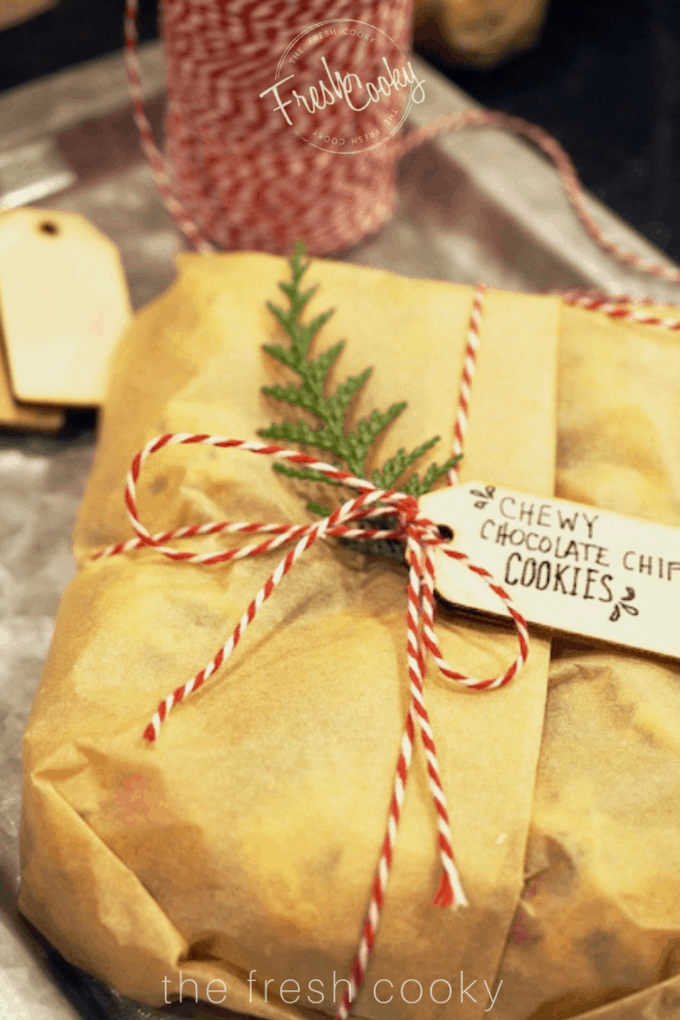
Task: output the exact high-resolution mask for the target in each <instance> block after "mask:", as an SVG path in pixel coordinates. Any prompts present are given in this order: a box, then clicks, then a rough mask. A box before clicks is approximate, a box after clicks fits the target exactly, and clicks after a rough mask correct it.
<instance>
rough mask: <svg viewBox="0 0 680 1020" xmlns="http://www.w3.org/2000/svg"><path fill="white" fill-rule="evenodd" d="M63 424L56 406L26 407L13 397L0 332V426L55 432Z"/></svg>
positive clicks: (61, 414)
mask: <svg viewBox="0 0 680 1020" xmlns="http://www.w3.org/2000/svg"><path fill="white" fill-rule="evenodd" d="M63 424H64V414H63V412H62V411H59V410H58V409H57V408H52V407H49V408H48V407H28V406H27V405H22V404H19V403H17V401H16V400H15V399H14V394H13V393H12V387H11V385H10V378H9V370H8V367H7V360H6V357H5V352H4V350H3V349H2V334H1V333H0V427H1V426H3V425H10V426H12V428H16V429H39V430H40V431H43V432H57V431H58V430H59V429H60V428H61V427H62V425H63Z"/></svg>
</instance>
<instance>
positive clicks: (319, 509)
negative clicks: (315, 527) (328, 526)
mask: <svg viewBox="0 0 680 1020" xmlns="http://www.w3.org/2000/svg"><path fill="white" fill-rule="evenodd" d="M307 509H308V510H310V511H311V512H312V513H313V514H316V515H317V516H318V517H330V515H331V514H332V513H333V511H332V510H331V509H330V508H329V507H327V506H320V505H319V504H318V503H315V502H314V501H313V500H311V499H310V500H308V501H307Z"/></svg>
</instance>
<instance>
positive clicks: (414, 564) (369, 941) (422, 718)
mask: <svg viewBox="0 0 680 1020" xmlns="http://www.w3.org/2000/svg"><path fill="white" fill-rule="evenodd" d="M484 292H485V287H484V285H480V286H478V287H477V288H476V290H475V292H474V296H473V302H472V311H471V316H470V322H469V327H468V332H467V342H466V349H465V356H464V365H463V373H462V382H461V392H460V397H459V406H458V415H457V420H456V426H455V430H454V440H453V447H454V453H456V454H457V455H460V454H462V451H463V444H464V440H465V435H466V432H467V428H468V407H469V398H470V388H471V385H472V381H473V378H474V372H475V364H476V357H477V350H478V345H479V326H480V320H481V314H482V301H483V297H484ZM178 445H183V446H186V445H204V446H212V447H216V448H219V449H241V450H244V451H248V452H251V453H257V454H261V455H265V456H273V457H277V458H279V459H281V460H286V461H289V462H291V463H293V464H301V465H304V466H306V467H308V468H312V469H314V470H316V471H318V472H320V473H321V474H323V475H324V476H325V477H327V478H328V479H329V480H333V481H339V482H342V483H343V484H345V485H348V486H349V487H351V488H355V489H357V490H359V495H358V496H357V497H356V498H355V499H352V500H349V501H348V502H346V503H344V504H343V505H342V506H341V507H338V508H337V509H336V510H335V511H333V513H331V514H330V515H329V516H328V517H326V518H323V519H322V520H320V521H318V522H317V523H315V524H313V525H294V524H269V523H264V522H238V521H211V522H208V523H204V524H201V525H190V526H185V527H182V528H176V529H172V530H170V531H163V532H158V533H156V534H153V535H152V534H151V533H150V531H149V530H148V529H147V528H146V527H145V526H144V524H143V523H142V522H141V520H140V517H139V510H138V504H137V484H138V481H139V478H140V475H141V472H142V469H143V467H144V464H145V463H146V461H147V460H148V458H149V457H150V456H152V455H153V454H156V453H159V452H160V451H161V450H163V449H164V448H166V447H169V446H178ZM457 480H458V473H457V471H456V472H455V474H454V475H453V477H451V478H450V482H451V483H452V484H453V483H455V482H457ZM125 505H126V509H127V513H128V517H129V520H130V522H131V524H132V527H133V529H134V531H135V533H136V536H137V537H136V538H134V539H130V540H128V541H125V542H118V543H116V544H115V545H112V546H109V547H108V548H107V549H104V550H102V551H100V552H99V553H97V554H96V556H95V558H107V557H111V556H116V555H120V554H122V553H127V552H131V551H132V550H134V549H141V548H145V547H149V548H152V549H154V550H156V551H157V552H159V553H161V554H162V555H164V556H166V557H167V558H169V559H172V560H175V561H178V562H189V563H198V564H201V565H203V566H210V565H215V564H219V563H226V562H229V561H231V560H236V559H242V558H244V557H246V556H254V555H259V554H263V553H268V552H271V551H273V550H275V549H278V548H280V547H282V546H284V545H290V544H291V543H295V544H294V545H293V548H291V549H289V550H288V552H287V553H286V555H285V557H284V558H283V559H282V560H281V561H280V562H279V564H278V565H277V567H276V569H275V570H274V571H273V573H272V574H271V575H270V576H269V577H268V578H267V580H266V581H265V583H264V585H263V586H262V587H261V588H260V590H259V591H258V592H257V594H256V595H255V597H254V598H253V599H252V601H251V602H250V604H249V606H248V607H247V609H246V611H245V612H244V614H243V616H242V617H241V619H240V620H239V622H238V623H237V625H236V627H235V628H234V630H233V631H232V633H231V634H230V636H229V638H228V639H227V641H226V642H225V643H224V644H223V645H222V646H221V648H220V649H219V650H218V651H217V653H216V655H215V656H214V657H213V658H212V659H211V661H210V662H209V663H208V664H207V665H206V666H204V668H203V669H201V670H200V671H199V672H198V673H196V674H195V675H194V676H193V677H191V679H190V680H188V681H187V682H186V683H184V684H181V685H180V686H179V687H176V688H175V690H173V691H172V692H171V693H170V694H168V695H167V697H165V698H164V699H163V700H162V701H161V702H160V704H159V705H158V706H157V708H156V711H155V712H154V714H153V716H152V718H151V720H150V721H149V724H148V725H147V727H146V729H145V731H144V737H145V739H146V740H147V741H149V742H150V743H154V742H156V741H157V740H158V739H159V736H160V732H161V728H162V726H163V724H164V722H165V720H166V719H167V717H168V715H169V714H170V712H171V711H173V709H175V708H176V707H177V706H178V705H180V704H181V703H182V702H183V701H184V700H185V699H186V698H187V697H189V696H190V695H192V694H194V693H196V692H197V691H198V690H200V688H201V687H202V686H203V684H204V683H205V682H206V681H207V680H209V679H210V677H212V676H213V675H214V674H215V673H216V672H217V671H218V670H219V669H220V668H221V667H222V666H223V665H224V663H225V662H226V660H227V659H228V658H229V657H230V655H231V654H232V653H233V652H234V650H235V648H236V647H237V645H238V643H239V641H240V640H241V638H242V637H243V635H244V634H245V631H246V630H247V628H248V627H249V626H250V624H251V623H252V622H253V620H254V619H255V616H256V615H257V613H258V611H259V610H260V609H261V608H262V606H263V605H264V603H265V602H266V601H267V600H268V599H269V598H270V597H271V596H272V595H273V593H274V591H275V590H276V588H277V587H278V585H279V584H280V583H281V581H282V580H283V578H284V577H285V576H286V574H288V573H289V572H290V571H291V570H292V568H293V566H294V565H295V563H296V562H297V561H298V560H299V559H300V557H301V556H302V555H303V553H304V552H306V551H307V550H308V549H309V548H311V546H312V545H313V544H314V543H315V542H316V541H317V539H319V538H326V537H329V536H340V537H344V538H353V539H360V540H370V539H396V540H400V541H403V542H404V543H405V547H406V561H407V564H408V570H409V573H408V584H407V589H406V591H407V613H406V624H407V665H408V679H409V688H410V694H411V698H410V704H409V709H408V713H407V717H406V723H405V728H404V733H403V736H402V740H401V745H400V750H399V757H398V761H397V766H396V769H395V777H394V784H393V790H392V797H391V801H390V808H389V813H388V821H387V828H386V832H385V836H384V839H383V844H382V848H381V853H380V858H379V862H378V867H377V871H376V875H375V878H374V882H373V886H372V890H371V897H370V902H369V907H368V910H367V913H366V916H365V918H364V923H363V927H362V935H361V940H360V944H359V948H358V950H357V953H356V954H355V957H354V959H353V961H352V964H351V966H350V972H349V973H350V979H349V987H348V988H347V989H346V990H345V993H344V995H343V999H342V1001H341V1003H340V1005H339V1007H338V1011H337V1016H336V1020H346V1018H347V1017H348V1016H349V1012H350V1009H351V1007H352V1004H353V1002H354V1000H355V998H356V996H357V994H358V992H359V990H360V988H361V987H362V984H363V982H364V978H365V974H366V969H367V966H368V963H369V960H370V957H371V954H372V951H373V947H374V945H375V939H376V935H377V930H378V926H379V923H380V917H381V912H382V908H383V905H384V902H385V895H386V890H387V885H388V882H389V877H390V872H391V866H392V857H393V852H394V847H395V843H396V839H397V832H398V826H399V820H400V816H401V808H402V804H403V798H404V792H405V788H406V782H407V779H408V775H409V771H410V766H411V762H412V757H413V743H414V740H415V733H416V730H418V731H419V732H420V736H421V741H422V745H423V749H424V753H425V757H426V762H427V766H426V767H427V776H428V782H429V787H430V793H431V796H432V802H433V805H434V808H435V812H436V816H437V846H438V851H439V858H440V862H441V877H440V882H439V887H438V890H437V892H436V894H435V897H434V901H433V902H434V904H435V905H437V906H441V907H452V908H453V909H456V908H458V907H462V906H466V905H467V898H466V896H465V892H464V889H463V886H462V883H461V880H460V876H459V873H458V870H457V867H456V863H455V858H454V853H453V845H452V844H453V839H452V835H451V828H450V818H449V812H448V807H447V803H446V797H445V794H444V789H443V786H442V782H441V777H440V772H439V764H438V760H437V751H436V745H435V738H434V734H433V731H432V727H431V724H430V718H429V714H428V711H427V707H426V703H425V693H424V688H423V681H424V676H425V670H426V665H427V659H428V656H431V657H432V659H433V661H434V662H435V663H436V665H437V666H438V668H439V669H440V670H441V672H442V673H443V674H444V675H445V676H446V677H448V678H449V679H451V680H454V681H456V682H457V683H460V684H462V685H463V686H465V687H467V688H471V689H473V690H480V691H484V690H494V689H497V688H499V687H502V686H504V685H505V684H507V683H509V682H510V681H511V680H512V679H513V678H514V677H515V676H516V674H517V672H518V670H519V669H521V667H522V665H523V664H524V662H526V659H527V656H528V651H529V645H528V641H529V637H528V632H527V626H526V622H525V620H524V619H523V617H522V616H521V614H520V613H519V612H518V611H517V609H516V608H515V606H514V605H513V603H512V600H511V599H510V596H509V595H508V594H507V592H505V590H504V589H503V588H502V587H501V586H500V585H498V584H496V583H495V581H494V579H493V577H492V576H491V574H490V573H489V572H488V571H486V570H485V569H484V568H482V567H479V566H477V565H476V564H474V563H472V562H471V561H470V560H469V558H468V557H467V556H466V555H465V554H464V553H462V552H459V551H457V550H452V549H447V548H444V543H445V540H444V539H443V538H442V535H441V534H440V532H439V529H438V528H437V527H436V525H435V524H434V523H433V522H432V521H430V520H428V519H426V518H421V517H419V514H418V502H417V500H415V499H414V498H413V497H411V496H407V495H405V494H404V493H399V492H395V491H393V490H383V489H378V488H376V487H375V486H374V485H373V484H372V483H371V482H369V481H367V480H366V479H361V478H357V477H355V476H353V475H352V474H351V473H350V472H347V471H343V470H342V469H340V468H338V467H335V466H332V465H329V464H326V463H324V462H321V461H318V460H317V459H316V458H315V457H313V456H312V455H311V454H305V453H298V452H295V451H292V450H286V449H283V448H282V447H278V446H275V445H266V444H263V443H256V442H246V441H243V440H236V439H228V438H225V437H221V436H212V435H208V434H207V433H167V434H165V435H163V436H159V437H157V438H155V439H153V440H151V442H149V443H147V445H146V446H145V447H144V449H143V450H141V451H140V452H139V453H138V454H137V456H136V457H135V458H134V460H133V461H132V464H131V467H130V471H129V473H128V477H127V482H126V487H125ZM386 513H389V515H390V516H394V518H395V519H396V526H395V527H394V528H391V529H385V528H384V527H383V528H370V527H366V524H365V523H364V524H363V526H361V527H353V526H352V525H354V524H356V523H357V522H359V521H362V520H363V521H366V520H368V521H369V522H370V518H371V517H374V516H381V517H384V516H385V514H386ZM221 533H224V534H246V535H269V536H272V537H267V538H265V539H264V540H263V541H257V542H255V543H252V544H250V545H246V546H243V547H240V548H237V549H229V550H225V551H223V552H210V553H201V552H190V551H186V550H180V549H176V548H174V547H173V546H170V545H168V544H167V543H169V542H171V541H173V540H176V539H186V538H193V537H202V536H207V535H216V534H221ZM434 546H442V548H443V551H444V552H445V553H446V554H447V555H448V556H450V557H451V558H453V559H455V560H457V561H458V562H460V563H461V564H462V565H464V566H465V567H467V569H469V570H470V571H472V572H473V573H475V574H476V575H477V576H479V577H481V578H482V579H483V580H484V581H485V582H486V584H487V585H488V586H489V588H490V589H491V591H492V592H493V593H494V594H495V595H496V596H497V597H498V598H499V600H500V601H501V602H502V603H503V604H504V606H505V609H506V611H507V613H508V615H509V616H510V618H511V619H512V621H513V623H514V626H515V629H516V631H517V636H518V642H519V653H518V655H517V658H516V659H515V661H514V662H513V663H512V664H511V665H510V667H509V668H508V669H507V670H506V671H505V672H504V673H502V674H501V675H499V676H496V677H492V678H489V679H484V680H478V679H475V678H473V677H469V676H466V675H465V674H462V673H459V672H457V671H455V670H453V669H452V668H451V667H450V666H449V664H448V663H447V662H446V660H445V659H444V657H443V655H442V652H441V647H440V645H439V641H438V639H437V636H436V632H435V629H434V617H435V595H434V590H435V574H434V562H433V558H432V555H431V549H432V547H434Z"/></svg>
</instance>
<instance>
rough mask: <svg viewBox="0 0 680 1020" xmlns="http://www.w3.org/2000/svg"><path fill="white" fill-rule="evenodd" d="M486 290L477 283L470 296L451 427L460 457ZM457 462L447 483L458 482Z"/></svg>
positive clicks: (455, 448) (453, 483)
mask: <svg viewBox="0 0 680 1020" xmlns="http://www.w3.org/2000/svg"><path fill="white" fill-rule="evenodd" d="M485 290H486V284H485V283H478V284H477V287H476V288H475V293H474V297H473V298H472V313H471V315H470V321H469V323H468V331H467V340H466V344H465V356H464V359H463V373H462V376H461V380H460V393H459V395H458V415H457V417H456V424H455V426H454V429H453V455H454V457H458V458H460V457H461V456H462V453H463V441H464V439H465V433H466V432H467V426H468V410H469V406H470V389H471V387H472V380H473V379H474V375H475V367H476V365H477V349H478V347H479V324H480V322H481V319H482V301H483V299H484V292H485ZM458 476H459V470H458V462H456V463H455V464H454V465H453V467H452V468H451V470H450V471H449V474H448V480H449V485H457V484H458Z"/></svg>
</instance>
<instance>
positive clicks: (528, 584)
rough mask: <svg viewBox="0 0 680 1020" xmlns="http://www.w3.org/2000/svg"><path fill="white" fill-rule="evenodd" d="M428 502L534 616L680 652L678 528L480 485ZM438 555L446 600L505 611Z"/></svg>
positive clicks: (439, 584)
mask: <svg viewBox="0 0 680 1020" xmlns="http://www.w3.org/2000/svg"><path fill="white" fill-rule="evenodd" d="M420 508H421V512H422V513H423V514H424V516H426V517H429V518H430V520H433V521H434V522H435V523H436V524H438V525H440V526H442V525H444V526H447V527H449V528H450V529H451V531H452V532H453V537H452V539H451V542H450V548H452V549H456V550H458V551H459V552H464V553H465V554H466V555H467V556H469V557H470V559H471V560H472V562H473V563H474V564H475V565H477V566H480V567H484V568H485V569H486V570H488V571H489V572H490V573H491V574H492V575H493V577H494V580H495V582H496V583H497V584H499V585H501V587H502V588H504V589H505V591H507V592H508V594H509V595H510V596H511V598H512V600H513V602H514V603H515V605H516V607H517V609H518V610H519V611H520V612H521V613H522V615H523V616H524V617H525V618H526V619H527V620H528V621H529V622H530V623H536V624H539V625H542V626H545V627H550V628H551V630H557V631H563V632H566V633H568V634H576V635H579V636H581V637H585V638H594V639H595V640H596V641H608V642H612V643H614V644H618V645H624V646H626V647H628V648H637V649H639V650H640V651H646V652H657V653H659V654H661V655H668V656H671V657H673V658H680V529H679V528H671V527H668V526H667V525H664V524H655V523H654V522H653V521H644V520H638V519H636V518H633V517H625V516H624V515H623V514H617V513H613V512H611V511H609V510H601V509H599V508H598V507H594V506H585V505H581V504H580V503H572V502H570V501H568V500H562V499H548V498H546V497H545V496H530V495H528V494H527V493H522V492H516V491H514V490H513V489H506V488H504V487H501V486H496V485H487V484H484V483H481V482H467V483H465V484H463V485H457V486H454V487H452V488H450V489H441V490H438V491H436V492H431V493H428V494H427V495H426V496H423V497H422V498H421V500H420ZM434 561H435V586H436V589H437V591H438V593H439V594H440V595H441V597H442V598H444V599H446V601H447V602H452V603H453V604H454V605H460V606H465V607H468V608H471V609H476V610H479V611H482V612H485V613H491V614H494V615H505V611H504V608H503V605H502V603H501V602H500V600H499V599H498V597H497V596H496V595H494V594H493V592H491V591H490V589H489V587H488V585H487V584H486V583H485V582H484V581H483V580H482V579H481V578H480V577H478V576H477V575H475V574H473V573H472V572H471V571H469V570H468V569H467V568H466V567H465V566H464V565H463V564H462V563H460V562H459V561H456V560H453V559H451V558H450V557H449V556H446V554H445V553H443V552H442V551H441V550H440V549H439V548H436V549H435V550H434Z"/></svg>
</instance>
